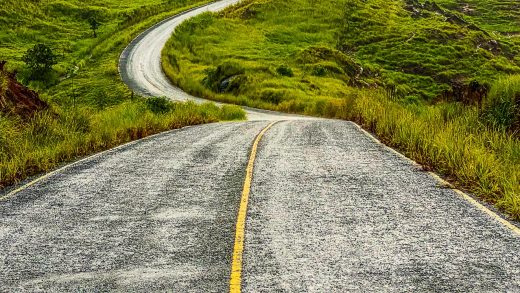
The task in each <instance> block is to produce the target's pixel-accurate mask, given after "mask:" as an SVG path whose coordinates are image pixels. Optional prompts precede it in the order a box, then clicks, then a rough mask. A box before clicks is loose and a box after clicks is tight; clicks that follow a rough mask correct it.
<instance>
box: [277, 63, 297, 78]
mask: <svg viewBox="0 0 520 293" xmlns="http://www.w3.org/2000/svg"><path fill="white" fill-rule="evenodd" d="M276 72H277V73H278V74H280V75H281V76H287V77H293V76H294V73H293V71H292V69H291V67H289V66H287V65H280V66H278V68H276Z"/></svg>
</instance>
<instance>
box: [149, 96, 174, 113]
mask: <svg viewBox="0 0 520 293" xmlns="http://www.w3.org/2000/svg"><path fill="white" fill-rule="evenodd" d="M145 103H146V106H147V108H148V110H150V111H152V113H154V114H163V113H167V112H169V111H170V110H171V109H172V102H171V101H170V100H168V99H167V98H164V97H150V98H147V99H146V100H145Z"/></svg>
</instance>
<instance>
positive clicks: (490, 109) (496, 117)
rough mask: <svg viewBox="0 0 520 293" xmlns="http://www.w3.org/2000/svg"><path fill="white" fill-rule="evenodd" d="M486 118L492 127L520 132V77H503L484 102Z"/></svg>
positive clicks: (495, 84)
mask: <svg viewBox="0 0 520 293" xmlns="http://www.w3.org/2000/svg"><path fill="white" fill-rule="evenodd" d="M484 117H485V119H486V120H487V121H488V122H489V123H490V124H491V125H492V126H495V127H498V128H503V129H506V130H509V131H512V132H515V133H517V134H518V133H519V132H520V75H513V76H508V77H502V78H500V79H498V80H497V81H496V82H495V83H494V84H493V86H492V87H491V92H490V93H489V96H488V97H487V98H486V99H485V100H484Z"/></svg>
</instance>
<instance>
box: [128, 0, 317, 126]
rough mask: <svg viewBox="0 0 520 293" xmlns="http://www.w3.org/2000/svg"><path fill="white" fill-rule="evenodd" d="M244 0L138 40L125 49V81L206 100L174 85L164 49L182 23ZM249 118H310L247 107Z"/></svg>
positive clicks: (147, 92) (227, 0) (141, 89)
mask: <svg viewBox="0 0 520 293" xmlns="http://www.w3.org/2000/svg"><path fill="white" fill-rule="evenodd" d="M240 1H241V0H221V1H217V2H213V3H210V4H207V5H204V6H201V7H198V8H194V9H190V10H188V11H186V12H184V13H181V14H178V15H175V16H173V17H171V18H168V19H166V20H164V21H162V22H160V23H158V24H156V25H155V26H153V27H151V28H150V29H148V30H146V31H145V32H143V33H142V34H141V35H139V36H138V37H137V38H136V39H134V40H133V41H132V42H131V43H130V44H129V45H128V47H127V48H126V49H125V50H124V51H123V53H122V54H121V57H120V60H119V72H120V75H121V78H122V79H123V81H124V82H125V83H126V84H127V85H128V86H129V87H130V88H131V89H132V90H133V91H134V92H136V93H137V94H140V95H143V96H159V97H168V98H170V99H174V100H179V101H187V100H191V101H196V102H205V101H207V100H204V99H201V98H198V97H194V96H192V95H190V94H188V93H186V92H184V91H183V90H181V89H180V88H178V87H176V86H174V85H172V83H171V82H170V80H169V79H168V77H167V76H166V74H165V73H164V71H163V69H162V65H161V57H162V56H161V52H162V50H163V48H164V46H165V45H166V42H167V41H168V39H169V38H170V37H171V35H172V33H173V31H174V30H175V28H177V27H178V26H179V25H180V24H181V23H182V22H184V21H185V20H187V19H190V18H192V17H194V16H196V15H199V14H201V13H204V12H217V11H220V10H222V9H224V8H226V7H228V6H231V5H233V4H236V3H238V2H240ZM244 109H245V110H246V112H247V115H248V119H249V120H278V119H284V120H291V119H310V118H309V117H303V116H300V115H290V114H284V113H279V112H273V111H267V110H260V109H253V108H248V107H244Z"/></svg>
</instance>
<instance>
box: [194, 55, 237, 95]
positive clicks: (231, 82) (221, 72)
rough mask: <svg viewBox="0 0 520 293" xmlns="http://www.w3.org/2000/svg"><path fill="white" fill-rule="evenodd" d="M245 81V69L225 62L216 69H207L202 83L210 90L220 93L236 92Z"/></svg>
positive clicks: (233, 63)
mask: <svg viewBox="0 0 520 293" xmlns="http://www.w3.org/2000/svg"><path fill="white" fill-rule="evenodd" d="M246 81H247V77H246V76H245V69H244V68H243V67H242V66H240V64H238V63H236V62H225V63H223V64H221V65H219V66H217V67H216V68H210V69H207V70H206V77H205V78H204V79H203V80H202V83H203V84H204V86H205V87H207V88H209V89H210V90H212V91H214V92H218V93H222V92H232V91H237V90H238V89H240V87H241V86H242V84H244V83H245V82H246Z"/></svg>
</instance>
